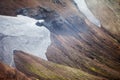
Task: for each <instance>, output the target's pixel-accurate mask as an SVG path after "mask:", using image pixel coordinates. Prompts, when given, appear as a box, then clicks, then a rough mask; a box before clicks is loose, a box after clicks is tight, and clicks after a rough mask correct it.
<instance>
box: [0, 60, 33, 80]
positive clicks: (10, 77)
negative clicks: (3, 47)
mask: <svg viewBox="0 0 120 80" xmlns="http://www.w3.org/2000/svg"><path fill="white" fill-rule="evenodd" d="M0 80H31V79H30V78H28V77H26V76H25V75H24V74H23V73H21V72H20V71H18V70H16V69H13V68H11V67H9V66H7V65H5V64H3V63H1V62H0Z"/></svg>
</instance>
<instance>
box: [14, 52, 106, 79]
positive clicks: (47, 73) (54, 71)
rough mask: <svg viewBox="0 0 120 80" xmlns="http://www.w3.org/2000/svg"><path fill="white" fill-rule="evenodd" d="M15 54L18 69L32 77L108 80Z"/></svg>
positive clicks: (32, 57) (30, 56)
mask: <svg viewBox="0 0 120 80" xmlns="http://www.w3.org/2000/svg"><path fill="white" fill-rule="evenodd" d="M14 52H15V54H14V55H15V56H14V57H15V63H16V67H17V68H18V69H19V70H20V71H22V72H23V73H25V74H27V75H28V76H30V77H35V78H37V79H41V80H86V79H87V80H107V79H105V78H100V77H96V76H93V75H90V74H88V73H85V72H83V71H81V70H79V69H75V68H70V67H67V66H63V65H59V64H55V63H52V62H49V61H44V60H42V59H40V58H38V57H35V56H32V55H28V54H26V53H24V52H22V51H14Z"/></svg>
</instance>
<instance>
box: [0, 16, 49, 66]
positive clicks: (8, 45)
mask: <svg viewBox="0 0 120 80" xmlns="http://www.w3.org/2000/svg"><path fill="white" fill-rule="evenodd" d="M37 22H38V20H35V19H33V18H29V17H26V16H22V15H18V16H17V17H11V16H2V15H0V57H3V59H4V60H3V62H5V63H6V64H8V65H13V64H14V60H13V51H14V50H21V51H24V52H26V53H30V54H32V55H34V56H38V57H41V58H42V59H45V60H47V57H46V55H45V53H46V51H47V48H48V46H49V45H50V44H51V40H50V31H49V30H48V29H47V28H45V27H44V26H41V27H39V26H37V25H36V23H37ZM39 22H44V20H39ZM0 59H1V58H0Z"/></svg>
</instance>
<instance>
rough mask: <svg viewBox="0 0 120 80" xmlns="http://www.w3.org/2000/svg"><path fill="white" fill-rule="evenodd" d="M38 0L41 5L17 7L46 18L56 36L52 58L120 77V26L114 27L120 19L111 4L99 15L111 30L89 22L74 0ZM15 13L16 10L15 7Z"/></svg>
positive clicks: (115, 78)
mask: <svg viewBox="0 0 120 80" xmlns="http://www.w3.org/2000/svg"><path fill="white" fill-rule="evenodd" d="M37 1H38V4H39V6H37V7H24V6H22V7H23V8H22V9H18V10H17V14H23V15H26V16H29V17H33V18H35V19H44V20H45V22H44V23H43V24H42V25H44V26H46V28H48V29H49V30H50V32H51V40H52V44H51V45H50V46H49V48H48V51H47V53H46V54H47V57H48V60H49V61H52V62H55V63H58V64H62V65H67V66H70V67H73V68H77V69H82V70H83V71H85V72H87V73H89V74H94V75H96V76H100V77H101V76H102V77H105V78H108V79H109V80H119V79H120V76H119V75H120V44H119V43H118V42H117V40H119V32H120V31H119V29H116V31H115V33H114V32H113V31H112V28H119V19H117V18H116V16H115V17H114V16H113V13H112V12H111V11H110V10H109V8H108V7H107V8H106V7H105V8H101V9H102V10H100V11H99V13H100V16H101V18H104V19H101V18H99V17H98V19H100V21H101V24H102V27H106V29H107V28H109V29H111V30H110V33H111V34H108V32H106V31H105V30H104V29H102V28H98V27H97V26H95V25H94V24H92V23H91V22H89V21H88V20H87V18H86V17H85V15H84V14H83V13H82V12H81V11H80V10H78V8H77V6H76V5H75V4H74V2H73V1H72V0H60V2H59V0H37ZM61 1H62V2H61ZM89 1H90V2H91V3H90V4H91V5H93V3H92V1H95V0H89ZM99 1H100V2H101V1H103V0H99ZM99 1H98V0H96V1H95V2H96V3H97V2H99ZM104 1H105V0H104ZM105 3H106V2H105ZM18 4H19V3H18ZM99 6H100V7H104V6H106V4H103V3H100V5H99ZM95 7H96V9H95V10H97V9H98V10H99V7H98V8H97V4H96V6H95ZM95 7H92V9H94V8H95ZM89 8H90V6H89ZM92 9H91V10H92ZM103 10H104V11H103ZM92 12H93V13H94V15H95V16H96V15H97V14H99V13H97V11H96V14H95V12H94V10H92ZM109 12H110V13H109ZM13 13H14V14H16V13H15V11H13ZM103 13H104V14H105V15H104V14H103ZM108 14H110V16H109V15H108ZM116 14H117V13H116ZM111 16H113V17H111ZM111 20H112V21H111ZM116 21H118V22H116ZM104 22H105V23H104ZM113 22H115V23H113ZM108 23H109V24H108ZM113 24H114V25H113ZM107 30H108V29H107ZM108 31H109V30H108ZM111 35H114V37H115V38H114V37H111ZM116 35H117V36H116ZM116 39H117V40H116ZM18 68H19V66H18Z"/></svg>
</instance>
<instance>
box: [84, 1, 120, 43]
mask: <svg viewBox="0 0 120 80" xmlns="http://www.w3.org/2000/svg"><path fill="white" fill-rule="evenodd" d="M86 2H87V5H88V7H89V9H90V10H91V11H92V12H93V13H94V15H95V16H96V17H97V18H98V19H99V20H100V21H101V23H102V25H103V28H105V29H106V30H107V31H108V32H109V33H110V34H111V35H112V36H113V37H114V38H116V39H117V40H118V41H120V0H86Z"/></svg>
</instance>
